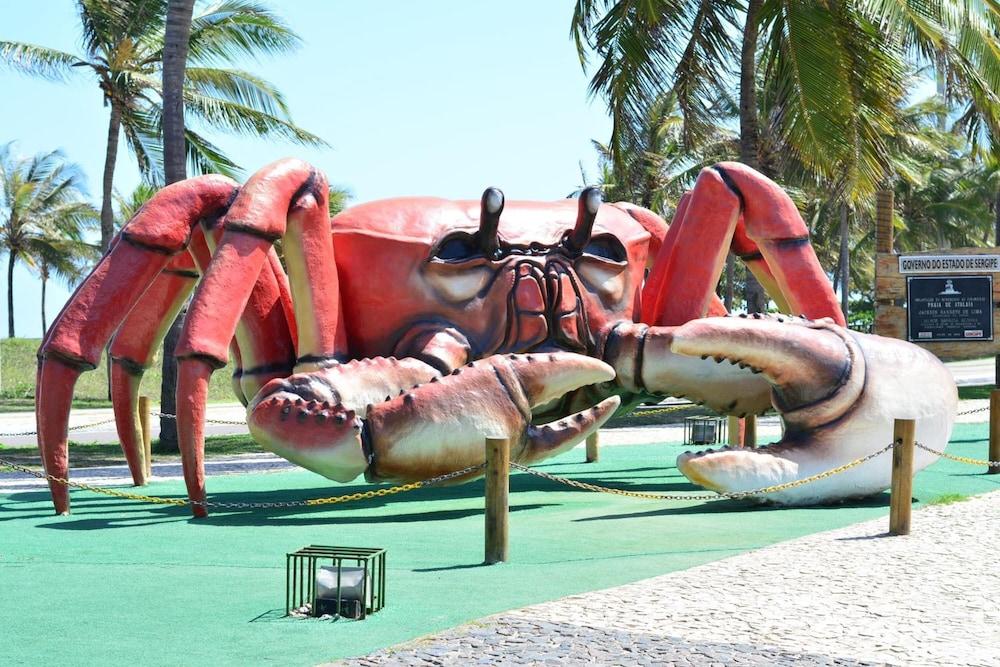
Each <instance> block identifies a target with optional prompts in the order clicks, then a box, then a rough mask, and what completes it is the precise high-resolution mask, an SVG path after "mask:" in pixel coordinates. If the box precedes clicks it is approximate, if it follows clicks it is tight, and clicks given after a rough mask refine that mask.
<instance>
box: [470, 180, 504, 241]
mask: <svg viewBox="0 0 1000 667" xmlns="http://www.w3.org/2000/svg"><path fill="white" fill-rule="evenodd" d="M503 204H504V197H503V192H502V191H501V190H500V189H499V188H486V190H485V191H484V192H483V197H482V199H481V200H480V206H479V233H478V234H477V235H476V239H477V241H478V242H479V249H480V250H481V251H482V253H483V256H484V257H493V255H494V254H495V253H496V251H497V247H498V246H499V242H500V239H499V238H498V237H497V229H498V228H499V227H500V214H501V213H503Z"/></svg>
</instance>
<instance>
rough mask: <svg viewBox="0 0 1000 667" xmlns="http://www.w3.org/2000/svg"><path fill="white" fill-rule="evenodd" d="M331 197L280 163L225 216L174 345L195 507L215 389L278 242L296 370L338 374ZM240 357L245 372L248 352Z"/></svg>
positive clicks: (199, 512) (320, 183) (340, 346)
mask: <svg viewBox="0 0 1000 667" xmlns="http://www.w3.org/2000/svg"><path fill="white" fill-rule="evenodd" d="M327 197H328V188H327V183H326V179H325V178H324V177H323V176H322V175H321V174H319V173H318V172H317V171H316V170H314V169H313V168H312V167H310V166H309V165H307V164H305V163H304V162H301V161H299V160H281V161H278V162H275V163H273V164H271V165H269V166H267V167H264V168H263V169H261V170H260V171H258V172H257V173H256V174H254V175H253V176H252V177H251V178H250V180H249V181H248V182H247V183H246V185H244V187H243V188H242V190H241V191H240V194H239V196H238V197H237V198H236V201H234V202H233V205H232V206H231V207H230V209H229V212H228V214H227V215H226V221H225V224H224V232H223V235H222V239H221V240H220V242H219V247H218V249H217V250H216V252H215V255H214V257H213V258H212V263H211V264H210V265H209V268H208V271H207V272H206V273H205V277H204V279H203V280H202V284H201V286H200V287H199V288H198V291H197V292H196V293H195V297H194V300H193V302H192V304H191V307H190V309H189V311H188V316H187V320H186V322H185V325H184V330H183V332H182V333H181V338H180V340H179V341H178V345H177V357H178V382H177V393H178V397H179V401H178V411H177V421H178V436H179V439H180V446H181V456H182V459H183V462H184V476H185V482H186V484H187V488H188V495H189V496H190V497H191V499H192V500H195V501H198V500H203V499H204V497H205V484H204V470H203V460H202V456H203V449H204V430H203V424H204V411H205V398H206V395H207V390H208V379H209V377H211V374H212V371H213V370H214V369H215V368H218V367H221V366H222V365H224V364H225V363H226V358H227V350H226V347H227V345H228V343H229V340H230V339H231V338H232V336H233V333H234V332H235V330H236V325H237V322H238V321H239V318H240V314H241V313H242V312H243V309H244V307H245V306H246V304H247V301H248V299H249V298H250V292H251V286H252V285H253V281H254V280H256V279H257V277H258V276H259V275H260V274H261V272H262V269H263V268H264V267H265V265H266V264H267V262H268V253H269V252H270V250H271V246H272V244H273V243H274V242H275V241H276V240H278V239H279V238H284V240H285V244H284V248H285V253H286V256H287V257H288V258H289V272H290V281H291V291H292V294H293V295H294V297H295V303H294V308H295V319H296V321H297V327H298V343H299V347H298V355H299V356H298V363H299V364H300V365H301V366H305V367H309V366H321V365H325V364H333V363H336V361H337V360H338V358H340V357H342V356H343V354H344V353H345V352H346V345H345V333H344V330H343V326H342V324H341V310H340V299H339V287H338V282H337V269H336V264H335V263H334V257H333V242H332V238H331V235H330V221H329V212H328V203H327ZM261 315H264V313H261ZM255 338H256V336H255ZM240 352H241V354H243V355H244V359H243V362H244V364H245V365H246V363H247V359H246V351H245V350H244V349H243V346H242V345H241V346H240ZM180 400H183V401H184V405H183V407H181V405H180ZM205 514H206V512H205V511H204V508H203V507H201V506H195V515H196V516H204V515H205Z"/></svg>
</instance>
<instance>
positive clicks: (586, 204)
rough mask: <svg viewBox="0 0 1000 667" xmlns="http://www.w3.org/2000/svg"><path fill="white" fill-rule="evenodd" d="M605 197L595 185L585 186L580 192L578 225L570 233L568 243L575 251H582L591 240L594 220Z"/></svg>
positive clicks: (577, 213)
mask: <svg viewBox="0 0 1000 667" xmlns="http://www.w3.org/2000/svg"><path fill="white" fill-rule="evenodd" d="M603 201H604V198H603V197H602V196H601V190H600V189H599V188H595V187H589V188H584V189H583V192H581V193H580V199H579V201H578V203H577V209H576V226H575V227H573V231H571V232H570V233H569V238H567V240H566V243H567V245H568V246H569V247H570V249H572V250H573V251H575V252H580V251H581V250H583V249H584V248H585V247H587V243H588V242H589V241H590V234H591V232H592V231H593V229H594V221H595V220H596V219H597V211H598V210H599V209H600V208H601V204H602V203H603Z"/></svg>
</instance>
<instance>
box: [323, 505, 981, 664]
mask: <svg viewBox="0 0 1000 667" xmlns="http://www.w3.org/2000/svg"><path fill="white" fill-rule="evenodd" d="M886 524H887V519H886V518H881V519H877V520H874V521H870V522H866V523H861V524H857V525H854V526H849V527H847V528H842V529H839V530H834V531H830V532H826V533H819V534H816V535H810V536H807V537H804V538H801V539H797V540H792V541H789V542H784V543H781V544H777V545H774V546H771V547H767V548H764V549H759V550H757V551H753V552H750V553H746V554H741V555H738V556H734V557H732V558H728V559H725V560H721V561H716V562H713V563H708V564H706V565H702V566H699V567H695V568H691V569H689V570H684V571H681V572H674V573H671V574H667V575H664V576H661V577H655V578H653V579H647V580H645V581H641V582H636V583H633V584H628V585H626V586H619V587H617V588H612V589H608V590H604V591H595V592H593V593H586V594H582V595H572V596H569V597H566V598H562V599H560V600H554V601H552V602H546V603H543V604H539V605H533V606H531V607H525V608H523V609H516V610H513V611H509V612H506V613H503V614H499V615H496V616H492V617H489V618H487V619H483V620H481V621H478V622H477V623H476V624H475V625H469V626H461V627H458V628H454V629H452V630H448V631H446V632H443V633H441V634H439V635H436V636H434V637H431V638H430V639H427V638H424V639H422V640H421V643H420V645H419V646H418V645H416V644H404V645H401V646H398V647H394V648H392V649H386V650H382V651H377V652H375V653H372V654H370V655H367V656H364V657H361V658H355V659H352V660H345V661H342V662H341V663H338V664H342V665H363V666H365V667H367V666H369V665H431V664H446V665H465V664H494V665H513V664H535V665H559V664H566V665H582V664H599V665H612V664H613V665H678V666H681V667H685V666H694V665H697V666H698V667H703V666H705V665H748V666H751V667H763V666H765V665H767V666H772V665H778V666H780V667H784V666H789V667H790V666H793V665H794V666H799V665H811V666H813V665H838V666H841V665H842V666H844V667H858V666H868V665H900V666H901V665H906V666H907V667H910V666H911V665H912V666H914V667H918V666H922V665H928V666H931V665H933V666H935V667H942V666H945V665H947V666H949V667H951V666H953V665H970V666H978V665H982V666H984V667H986V666H995V665H996V664H998V663H997V656H1000V630H998V628H1000V567H996V565H995V563H996V554H997V553H1000V492H996V493H992V494H988V495H983V496H979V497H976V498H973V499H970V500H968V501H965V502H961V503H955V504H951V505H941V506H934V507H928V508H924V509H921V510H919V511H917V512H915V514H914V518H913V530H914V532H913V534H911V535H909V536H907V537H905V538H902V537H896V538H888V539H880V538H881V537H883V536H884V535H885V529H886ZM428 642H430V643H428ZM484 642H485V643H486V644H487V645H489V647H490V655H489V656H487V657H488V658H489V659H488V660H485V662H484V656H483V649H482V646H483V645H484Z"/></svg>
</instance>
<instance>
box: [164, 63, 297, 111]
mask: <svg viewBox="0 0 1000 667" xmlns="http://www.w3.org/2000/svg"><path fill="white" fill-rule="evenodd" d="M184 84H185V86H187V87H189V88H190V89H191V90H193V91H195V92H197V93H198V94H200V95H204V96H206V97H215V98H219V99H224V100H228V101H230V102H235V103H236V104H240V105H242V106H246V107H249V108H251V109H256V110H258V111H260V112H262V113H266V114H269V115H272V116H281V117H287V116H288V115H289V109H288V104H287V103H286V102H285V98H284V96H283V95H282V94H281V92H280V91H279V90H278V89H277V88H276V87H275V86H274V85H273V84H271V83H270V82H268V81H265V80H264V79H262V78H260V77H258V76H256V75H254V74H251V73H250V72H245V71H242V70H236V69H220V68H215V67H188V68H187V70H186V72H185V82H184Z"/></svg>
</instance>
